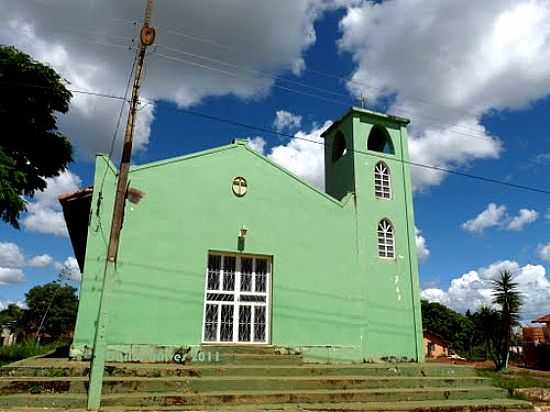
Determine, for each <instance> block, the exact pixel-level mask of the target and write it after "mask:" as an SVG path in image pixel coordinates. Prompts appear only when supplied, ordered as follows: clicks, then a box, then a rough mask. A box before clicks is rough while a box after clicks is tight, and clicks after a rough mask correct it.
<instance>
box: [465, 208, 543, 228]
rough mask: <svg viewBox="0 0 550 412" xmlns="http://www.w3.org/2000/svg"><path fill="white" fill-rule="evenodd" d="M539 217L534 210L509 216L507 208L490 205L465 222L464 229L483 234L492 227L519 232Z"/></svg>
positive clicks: (525, 210)
mask: <svg viewBox="0 0 550 412" xmlns="http://www.w3.org/2000/svg"><path fill="white" fill-rule="evenodd" d="M538 217H539V213H538V212H537V211H536V210H533V209H520V210H519V212H518V214H517V215H516V216H509V215H508V213H507V211H506V206H504V205H501V206H498V205H497V204H495V203H489V205H488V206H487V208H486V209H485V210H483V211H482V212H481V213H480V214H479V215H477V216H476V217H475V218H472V219H469V220H467V221H466V222H464V223H463V224H462V228H463V229H464V230H466V231H468V232H471V233H481V232H483V231H484V230H485V229H488V228H491V227H500V228H503V229H506V230H511V231H516V232H518V231H521V230H523V229H524V228H525V227H526V226H527V225H529V224H531V223H533V222H535V221H536V220H537V219H538Z"/></svg>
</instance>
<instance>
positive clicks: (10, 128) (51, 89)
mask: <svg viewBox="0 0 550 412" xmlns="http://www.w3.org/2000/svg"><path fill="white" fill-rule="evenodd" d="M0 90H1V92H0V124H1V125H2V134H1V136H2V137H0V217H1V218H2V220H4V221H5V222H7V223H9V224H11V225H12V226H14V227H16V228H19V224H18V218H19V216H20V214H21V212H23V211H24V210H25V201H24V200H23V198H22V196H30V197H32V196H33V195H34V193H35V192H36V191H37V190H44V189H45V188H46V181H45V179H46V178H48V177H53V176H57V175H59V173H60V172H62V171H63V170H65V168H66V167H67V165H68V163H69V162H71V161H72V147H71V144H70V143H69V140H68V139H67V138H66V137H65V136H64V135H63V134H62V133H60V132H59V131H58V130H57V118H56V114H57V113H66V112H67V111H68V109H69V101H70V99H71V97H72V94H71V93H70V92H69V91H68V90H67V89H66V88H65V86H64V85H63V83H62V79H61V77H60V76H59V75H58V74H57V73H56V72H55V70H53V69H52V68H50V67H48V66H46V65H44V64H42V63H39V62H37V61H35V60H33V59H32V58H31V57H30V56H28V55H26V54H25V53H22V52H20V51H19V50H17V49H15V48H13V47H5V46H0Z"/></svg>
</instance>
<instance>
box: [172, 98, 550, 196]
mask: <svg viewBox="0 0 550 412" xmlns="http://www.w3.org/2000/svg"><path fill="white" fill-rule="evenodd" d="M176 110H177V111H179V112H182V113H187V114H190V115H193V116H196V117H202V118H204V119H209V120H215V121H218V122H222V123H227V124H232V125H234V126H239V127H244V128H247V129H251V130H255V131H260V132H264V133H269V134H273V135H277V136H284V137H289V138H291V139H297V140H302V141H306V142H309V143H314V144H318V145H323V146H324V143H323V142H318V141H316V140H312V139H308V138H305V137H299V136H293V135H290V134H286V133H281V132H279V131H276V130H273V129H269V128H264V127H258V126H254V125H249V124H247V123H242V122H238V121H235V120H230V119H225V118H222V117H218V116H213V115H210V114H207V113H202V112H198V111H195V110H189V109H183V108H177V109H176ZM351 151H352V152H354V153H359V154H362V155H366V156H371V157H377V158H380V159H384V160H387V156H383V155H378V154H376V153H372V152H364V151H361V150H355V149H351ZM395 160H396V161H399V162H402V163H405V164H408V165H411V166H415V167H420V168H424V169H430V170H436V171H439V172H442V173H449V174H452V175H456V176H461V177H467V178H469V179H476V180H480V181H484V182H487V183H493V184H498V185H502V186H507V187H511V188H514V189H520V190H527V191H531V192H536V193H543V194H547V195H550V190H546V189H541V188H537V187H532V186H527V185H521V184H516V183H511V182H507V181H504V180H499V179H494V178H491V177H485V176H481V175H474V174H471V173H465V172H459V171H456V170H452V169H447V168H444V167H440V166H434V165H428V164H424V163H418V162H413V161H411V160H406V159H395Z"/></svg>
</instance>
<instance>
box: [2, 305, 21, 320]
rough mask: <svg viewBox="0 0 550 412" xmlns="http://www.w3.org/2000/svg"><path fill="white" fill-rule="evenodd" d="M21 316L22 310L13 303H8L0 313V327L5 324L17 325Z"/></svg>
mask: <svg viewBox="0 0 550 412" xmlns="http://www.w3.org/2000/svg"><path fill="white" fill-rule="evenodd" d="M22 316H23V309H21V308H20V307H19V306H17V305H16V304H15V303H10V304H9V305H8V307H7V308H6V309H4V310H2V311H0V325H3V324H6V323H12V322H13V323H17V322H19V320H20V319H21V317H22Z"/></svg>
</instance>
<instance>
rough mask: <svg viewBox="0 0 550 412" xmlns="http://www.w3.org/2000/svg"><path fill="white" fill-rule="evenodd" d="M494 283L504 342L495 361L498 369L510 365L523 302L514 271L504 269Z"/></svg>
mask: <svg viewBox="0 0 550 412" xmlns="http://www.w3.org/2000/svg"><path fill="white" fill-rule="evenodd" d="M492 284H493V303H494V304H496V305H499V306H500V314H501V316H500V326H501V328H500V335H501V342H502V344H501V345H499V346H500V348H499V349H497V350H498V351H499V352H500V353H499V356H497V359H498V362H497V361H495V365H496V367H497V370H502V369H506V368H507V367H508V358H509V355H510V342H511V341H512V328H513V327H514V326H515V325H517V324H518V323H519V311H520V308H521V304H522V299H521V293H520V291H519V290H518V284H517V283H516V282H514V279H513V276H512V272H510V271H509V270H503V271H502V272H500V275H499V277H498V278H497V279H495V280H493V281H492Z"/></svg>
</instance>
